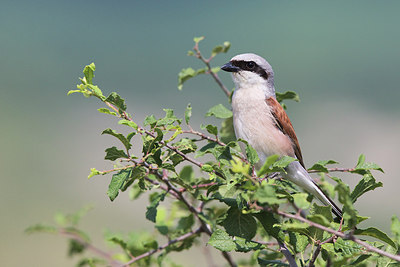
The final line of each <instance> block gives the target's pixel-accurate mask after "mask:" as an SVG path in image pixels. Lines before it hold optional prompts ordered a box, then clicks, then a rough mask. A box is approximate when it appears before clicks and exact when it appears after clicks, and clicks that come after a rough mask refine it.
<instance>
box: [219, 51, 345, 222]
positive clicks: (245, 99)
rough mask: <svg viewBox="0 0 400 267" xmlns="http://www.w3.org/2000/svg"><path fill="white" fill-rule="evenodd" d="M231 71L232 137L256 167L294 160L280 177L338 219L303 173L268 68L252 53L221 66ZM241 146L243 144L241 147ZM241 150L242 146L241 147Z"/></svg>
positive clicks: (336, 211) (293, 136)
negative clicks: (271, 160)
mask: <svg viewBox="0 0 400 267" xmlns="http://www.w3.org/2000/svg"><path fill="white" fill-rule="evenodd" d="M221 69H222V70H224V71H227V72H231V73H232V78H233V81H234V83H235V91H234V93H233V96H232V111H233V125H234V128H235V134H236V138H241V139H244V140H246V141H247V142H248V143H249V144H250V145H251V146H252V147H253V148H254V149H255V150H256V151H257V154H258V157H259V158H260V161H259V162H258V163H257V164H256V166H255V167H256V168H260V167H261V166H262V165H263V164H264V162H265V160H266V159H267V157H269V156H271V155H274V154H277V155H280V156H284V155H287V156H290V157H294V158H297V160H298V161H293V162H292V163H290V164H289V165H288V166H287V168H286V172H287V173H286V174H285V173H283V174H282V176H283V177H284V178H285V179H287V180H289V181H291V182H293V183H295V184H296V185H298V186H300V187H301V188H303V189H304V190H305V191H307V192H309V193H311V194H313V195H314V196H315V197H317V198H318V199H319V200H320V201H321V202H322V203H323V204H324V205H329V206H331V207H332V211H333V213H334V214H335V215H337V216H338V217H339V218H342V211H341V210H340V208H338V206H337V205H336V204H335V203H334V202H333V201H332V200H331V199H330V198H329V197H328V196H327V195H326V194H325V193H324V192H323V191H322V190H321V189H320V188H319V186H318V185H317V184H316V183H315V182H314V180H313V179H312V178H311V176H310V175H309V174H308V172H307V171H306V168H305V166H304V162H303V157H302V155H301V150H300V145H299V141H298V140H297V137H296V133H295V132H294V129H293V126H292V123H291V122H290V119H289V117H288V116H287V114H286V112H285V110H284V109H283V108H282V106H281V105H280V104H279V102H278V101H277V100H276V95H275V88H274V72H273V71H272V67H271V65H270V64H269V63H268V62H267V61H266V60H265V59H264V58H262V57H260V56H258V55H256V54H251V53H247V54H240V55H237V56H235V57H233V58H232V59H231V60H230V61H229V62H228V63H226V64H225V65H224V66H222V67H221ZM241 145H242V146H243V144H241ZM242 149H243V147H242Z"/></svg>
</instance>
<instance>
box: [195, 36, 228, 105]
mask: <svg viewBox="0 0 400 267" xmlns="http://www.w3.org/2000/svg"><path fill="white" fill-rule="evenodd" d="M193 50H194V51H195V52H196V57H197V58H198V59H200V60H201V61H203V63H204V64H205V65H206V66H207V70H208V72H209V73H210V75H211V76H212V77H213V78H214V80H215V81H216V82H217V84H218V85H219V87H220V88H221V89H222V91H223V92H224V93H225V95H226V96H227V97H228V98H229V97H230V96H231V92H230V91H229V90H228V89H227V88H226V87H225V85H223V83H222V82H221V80H220V78H219V77H218V75H217V74H216V73H214V72H213V71H212V69H211V66H210V61H211V59H212V57H210V58H209V59H205V58H204V57H203V56H202V54H201V52H200V50H199V43H196V45H195V46H194V47H193Z"/></svg>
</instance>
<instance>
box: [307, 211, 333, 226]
mask: <svg viewBox="0 0 400 267" xmlns="http://www.w3.org/2000/svg"><path fill="white" fill-rule="evenodd" d="M307 219H309V220H310V221H312V222H315V223H318V224H320V225H323V226H327V227H329V226H330V224H331V221H329V220H328V219H327V218H326V217H325V216H323V215H321V214H313V215H312V214H310V215H307Z"/></svg>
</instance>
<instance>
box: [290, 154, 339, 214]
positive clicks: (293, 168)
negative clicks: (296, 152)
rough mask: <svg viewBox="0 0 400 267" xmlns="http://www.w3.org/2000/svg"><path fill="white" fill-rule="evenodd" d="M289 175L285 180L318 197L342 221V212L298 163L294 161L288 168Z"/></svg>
mask: <svg viewBox="0 0 400 267" xmlns="http://www.w3.org/2000/svg"><path fill="white" fill-rule="evenodd" d="M286 171H287V174H285V175H284V178H285V179H287V180H289V181H291V182H293V183H295V184H296V185H298V186H300V187H301V188H303V189H304V190H306V191H307V192H308V193H311V194H313V195H314V196H315V197H317V198H318V199H319V200H320V201H321V202H322V203H323V204H324V205H328V206H331V207H332V212H333V213H334V214H335V215H336V216H338V217H339V219H340V220H341V219H342V217H343V212H342V210H341V209H340V208H339V207H338V206H337V205H336V204H335V202H333V200H332V199H330V198H329V197H328V196H327V195H326V194H325V193H324V192H323V191H322V190H321V188H320V187H319V186H318V185H317V184H316V183H315V182H314V180H313V179H312V178H311V176H310V175H309V174H308V172H307V171H306V170H305V169H304V168H303V166H301V164H300V163H299V162H298V161H293V162H292V163H290V164H289V166H288V167H287V168H286Z"/></svg>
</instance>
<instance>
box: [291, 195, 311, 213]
mask: <svg viewBox="0 0 400 267" xmlns="http://www.w3.org/2000/svg"><path fill="white" fill-rule="evenodd" d="M292 197H293V201H294V204H295V205H296V206H297V207H298V208H300V209H302V210H305V209H308V208H309V207H310V202H309V201H308V200H307V198H308V194H307V193H296V194H293V195H292Z"/></svg>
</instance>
